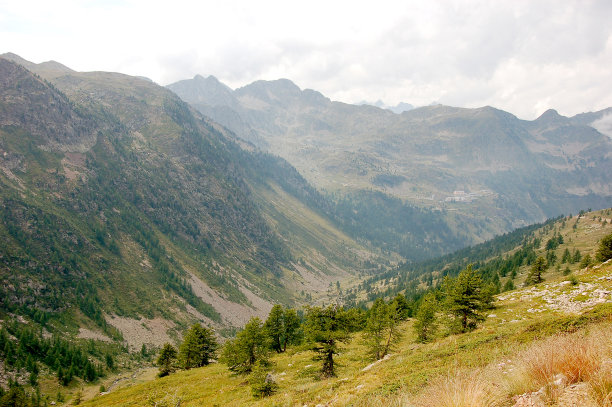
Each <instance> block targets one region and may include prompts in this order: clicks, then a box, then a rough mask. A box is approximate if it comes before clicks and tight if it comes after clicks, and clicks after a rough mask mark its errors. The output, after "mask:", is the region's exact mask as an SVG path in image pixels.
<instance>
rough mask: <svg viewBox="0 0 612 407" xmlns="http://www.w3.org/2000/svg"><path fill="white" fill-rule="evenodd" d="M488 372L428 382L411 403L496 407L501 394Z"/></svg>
mask: <svg viewBox="0 0 612 407" xmlns="http://www.w3.org/2000/svg"><path fill="white" fill-rule="evenodd" d="M495 377H497V375H495V374H492V372H491V371H485V370H479V371H473V370H469V371H459V372H455V373H450V374H448V375H446V376H442V377H440V378H438V379H437V380H435V381H434V382H432V383H431V384H430V385H429V386H428V387H427V389H425V391H424V392H423V393H422V394H421V395H420V396H419V398H418V399H417V400H415V401H414V405H415V406H418V407H498V406H501V405H503V404H502V400H503V392H502V389H501V387H500V386H499V381H497V383H495V382H496V380H493V379H494V378H495Z"/></svg>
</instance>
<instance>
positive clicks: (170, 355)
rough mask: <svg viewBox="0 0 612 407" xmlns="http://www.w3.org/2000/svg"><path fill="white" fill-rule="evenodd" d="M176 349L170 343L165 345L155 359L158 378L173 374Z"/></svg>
mask: <svg viewBox="0 0 612 407" xmlns="http://www.w3.org/2000/svg"><path fill="white" fill-rule="evenodd" d="M176 355H177V352H176V348H175V347H174V346H172V344H170V343H165V344H164V346H163V347H162V348H161V351H160V352H159V356H158V357H157V366H159V373H158V374H157V376H158V377H164V376H168V375H169V374H170V373H172V372H174V370H175V364H176Z"/></svg>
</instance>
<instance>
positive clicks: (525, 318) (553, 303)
mask: <svg viewBox="0 0 612 407" xmlns="http://www.w3.org/2000/svg"><path fill="white" fill-rule="evenodd" d="M609 213H612V212H609ZM600 216H601V217H602V220H601V221H600V220H599V217H600ZM593 217H595V219H593ZM605 219H606V218H604V214H603V213H588V214H585V215H584V217H582V218H581V220H579V223H578V226H577V227H576V228H575V229H574V228H573V226H572V225H570V226H569V229H570V230H568V231H566V230H565V229H564V226H562V224H563V220H559V221H558V222H557V223H552V222H551V223H550V224H549V225H546V226H544V227H541V228H539V229H537V230H536V231H535V235H536V236H538V237H545V236H548V235H549V234H551V233H552V232H553V231H555V235H557V233H556V232H559V231H560V230H561V232H559V233H563V236H564V237H567V238H568V239H570V238H571V239H572V243H573V244H575V245H576V246H577V247H579V248H580V250H581V252H582V253H584V254H587V253H589V254H593V253H594V252H595V250H596V248H597V242H598V240H599V239H598V238H597V237H595V235H597V236H600V235H601V234H602V233H604V232H605V233H610V231H611V230H612V228H610V227H607V228H606V227H605V226H607V225H604V226H601V223H602V222H603V221H604V220H605ZM574 221H575V219H574ZM565 223H566V225H567V224H568V220H567V219H566V220H565ZM598 225H599V226H598ZM565 232H568V233H567V234H565ZM494 307H495V308H494V309H490V310H488V311H486V312H485V318H484V319H485V320H484V321H483V322H482V324H481V326H480V327H478V328H477V329H475V330H473V331H471V332H468V333H463V334H452V333H450V334H449V332H447V331H446V328H445V327H444V322H443V321H444V312H443V311H439V315H438V318H439V324H440V326H439V330H438V334H437V335H436V336H435V338H434V339H433V340H432V341H431V342H427V343H419V342H417V341H416V339H417V338H416V335H415V333H414V330H413V329H414V323H415V321H414V320H412V319H409V320H408V321H407V322H405V323H403V324H402V325H401V326H400V331H401V332H402V334H403V336H402V338H401V340H400V341H399V342H398V343H397V345H396V346H395V348H394V350H393V353H392V354H390V355H389V356H388V357H385V358H384V359H382V360H379V361H375V362H373V361H372V360H371V359H369V358H368V356H367V344H366V341H365V339H364V336H363V334H362V333H360V332H358V333H355V334H353V335H352V336H351V340H350V341H349V342H348V343H346V344H343V345H342V346H341V351H340V353H339V354H338V355H337V356H336V358H337V363H338V366H339V367H338V369H337V376H336V377H331V378H328V379H321V378H320V377H319V376H318V371H319V368H320V361H317V360H314V361H313V356H314V355H313V353H312V352H310V351H308V350H307V347H299V346H296V347H293V348H291V349H288V351H287V352H286V353H283V354H279V355H275V356H273V357H272V365H271V367H270V371H271V375H272V377H273V378H274V380H275V381H276V383H277V384H278V390H277V392H276V393H275V394H273V395H272V396H270V397H265V398H261V399H257V398H254V397H253V396H252V394H251V389H250V386H248V385H247V384H248V383H249V382H248V378H247V377H245V376H240V375H234V374H231V372H229V371H228V369H227V366H225V365H224V364H222V363H215V364H212V365H210V366H207V367H203V368H199V369H191V370H188V371H180V372H177V373H174V374H172V375H170V376H169V377H166V378H162V379H154V378H153V377H152V372H150V371H149V372H144V373H143V374H141V375H140V376H137V377H136V378H134V379H132V380H131V382H132V383H126V384H125V385H123V386H119V388H117V389H114V390H112V391H111V392H110V393H109V394H103V395H93V394H92V395H91V396H92V397H93V399H92V400H90V401H89V402H87V403H85V405H88V406H115V405H125V406H131V405H133V406H136V405H143V404H146V403H150V404H154V403H159V404H162V403H167V404H168V405H173V404H174V405H176V404H177V403H180V404H181V405H182V406H183V405H184V406H192V405H193V406H196V405H228V406H229V405H231V406H239V405H240V406H242V405H254V406H271V405H283V406H284V405H286V406H293V405H302V406H303V405H328V406H393V405H409V406H423V407H425V406H440V405H457V403H461V402H462V403H463V404H459V405H469V406H514V407H522V406H545V405H551V406H573V405H580V406H585V407H586V406H588V407H595V406H607V405H608V404H606V402H607V401H606V400H608V401H609V400H610V397H612V392H611V390H610V383H611V381H610V380H611V378H612V376H610V373H612V372H611V371H610V364H609V363H610V362H611V361H612V348H611V347H610V341H609V337H610V333H611V332H612V325H611V323H612V263H611V262H610V261H608V262H606V263H603V264H602V263H597V264H594V265H592V266H589V267H583V268H580V269H579V270H576V271H574V272H573V274H572V276H569V277H567V276H564V275H563V274H562V273H559V272H555V271H551V272H550V273H549V274H547V275H546V281H545V282H544V283H541V284H537V285H535V286H530V287H525V288H519V289H516V290H510V291H508V292H506V293H503V294H501V295H498V296H497V297H496V299H495V301H494Z"/></svg>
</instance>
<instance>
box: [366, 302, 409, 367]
mask: <svg viewBox="0 0 612 407" xmlns="http://www.w3.org/2000/svg"><path fill="white" fill-rule="evenodd" d="M399 321H400V317H399V313H398V312H397V308H396V303H394V302H392V303H391V304H387V303H385V301H384V300H383V299H382V298H377V299H376V301H374V304H372V308H370V311H369V312H368V319H367V321H366V326H365V329H364V334H363V337H364V340H365V343H366V345H367V346H368V348H369V353H370V355H371V356H372V357H373V358H374V359H376V360H378V359H382V358H384V357H385V355H387V354H388V353H389V351H390V350H391V347H392V346H393V345H394V344H395V343H396V342H397V341H398V340H399V338H400V334H399V330H398V328H397V327H398V324H399Z"/></svg>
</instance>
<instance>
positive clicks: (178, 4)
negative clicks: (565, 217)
mask: <svg viewBox="0 0 612 407" xmlns="http://www.w3.org/2000/svg"><path fill="white" fill-rule="evenodd" d="M3 52H14V53H16V54H19V55H21V56H22V57H24V58H26V59H28V60H30V61H33V62H43V61H46V60H51V59H53V60H56V61H59V62H62V63H64V64H65V65H68V66H69V67H71V68H73V69H76V70H79V71H91V70H105V71H118V72H123V73H127V74H131V75H142V76H147V77H149V78H151V79H153V80H154V81H156V82H158V83H159V84H162V85H166V84H169V83H172V82H175V81H177V80H180V79H186V78H191V77H193V76H194V75H195V74H202V75H205V76H206V75H214V76H216V77H217V78H219V79H220V80H221V81H222V82H224V83H226V84H227V85H229V86H230V87H232V88H236V87H240V86H243V85H245V84H247V83H250V82H252V81H254V80H257V79H278V78H289V79H291V80H293V81H294V82H295V83H296V84H297V85H298V86H300V87H301V88H312V89H316V90H318V91H320V92H322V93H323V94H325V95H326V96H328V97H330V98H331V99H333V100H340V101H344V102H349V103H356V102H359V101H362V100H368V101H372V102H373V101H376V100H379V99H380V100H382V101H384V102H385V103H386V104H388V105H395V104H397V103H399V102H407V103H411V104H413V105H427V104H430V103H432V102H439V103H443V104H448V105H453V106H462V107H478V106H483V105H492V106H495V107H498V108H501V109H504V110H508V111H510V112H512V113H514V114H516V115H517V116H519V117H521V118H524V119H533V118H535V117H537V116H538V115H540V114H541V113H542V112H544V111H545V110H546V109H548V108H555V109H557V110H558V111H559V112H560V113H561V114H564V115H574V114H577V113H581V112H584V111H593V110H599V109H603V108H605V107H609V106H612V1H610V0H602V1H587V0H579V1H569V0H550V1H548V0H529V1H522V0H508V1H505V0H495V1H488V0H487V1H472V0H457V1H451V0H448V1H442V0H436V1H432V0H419V1H407V0H401V1H387V0H377V1H373V0H369V1H358V0H351V1H337V0H336V1H334V0H325V1H319V0H309V1H302V2H299V3H298V2H292V1H287V0H285V1H266V0H257V1H247V0H224V1H186V0H173V1H163V2H158V1H144V0H143V1H141V0H123V1H122V0H109V1H104V0H53V1H28V0H18V1H17V0H0V53H3Z"/></svg>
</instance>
